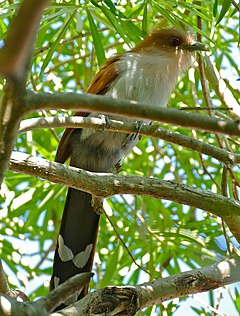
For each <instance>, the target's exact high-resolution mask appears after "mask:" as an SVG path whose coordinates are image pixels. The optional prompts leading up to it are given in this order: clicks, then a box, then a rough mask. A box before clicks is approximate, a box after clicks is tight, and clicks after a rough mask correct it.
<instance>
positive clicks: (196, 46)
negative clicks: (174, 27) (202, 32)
mask: <svg viewBox="0 0 240 316" xmlns="http://www.w3.org/2000/svg"><path fill="white" fill-rule="evenodd" d="M180 48H182V49H186V50H188V51H189V52H194V51H196V50H199V51H205V52H207V51H209V48H208V47H207V46H205V45H204V44H202V43H199V42H196V43H194V44H193V45H182V46H180Z"/></svg>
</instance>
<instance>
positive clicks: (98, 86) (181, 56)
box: [51, 29, 205, 304]
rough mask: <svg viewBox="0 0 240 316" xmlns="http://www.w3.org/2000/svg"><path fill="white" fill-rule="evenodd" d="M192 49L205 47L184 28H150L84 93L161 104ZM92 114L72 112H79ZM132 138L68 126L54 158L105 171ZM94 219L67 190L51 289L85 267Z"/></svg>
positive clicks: (84, 200) (85, 202)
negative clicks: (194, 39) (153, 29)
mask: <svg viewBox="0 0 240 316" xmlns="http://www.w3.org/2000/svg"><path fill="white" fill-rule="evenodd" d="M194 50H205V48H203V47H202V46H200V45H194V44H193V38H192V37H191V35H189V34H187V33H185V32H182V31H179V30H175V29H170V30H156V31H153V32H152V33H151V34H150V35H148V36H147V37H146V38H145V39H144V40H143V41H142V42H141V43H140V44H139V45H137V46H136V47H135V48H134V49H132V50H131V51H129V52H125V53H123V54H120V55H118V56H115V57H112V58H110V59H108V60H107V61H106V62H105V63H104V64H103V66H102V67H101V69H100V71H99V72H98V74H97V75H96V76H95V78H94V79H93V81H92V83H91V84H90V86H89V88H88V89H87V91H86V92H87V93H92V94H106V95H109V96H111V97H113V98H120V99H126V100H134V101H136V102H134V103H133V105H132V106H137V102H142V103H145V104H146V106H147V105H148V104H151V105H154V106H166V105H167V102H168V100H169V98H170V95H171V92H172V90H173V89H174V86H175V84H176V82H177V78H178V76H179V75H180V74H181V73H182V72H183V71H184V70H186V69H187V68H188V67H189V66H190V64H191V52H192V51H194ZM98 114H99V113H91V114H89V113H82V112H78V113H76V115H82V116H97V115H98ZM110 117H113V118H115V117H114V116H110ZM117 119H120V120H121V118H117ZM126 120H127V119H125V121H126ZM123 121H124V120H123ZM146 123H148V122H147V121H146ZM138 139H139V135H138V132H137V131H136V135H129V134H126V133H114V132H109V131H104V130H102V131H100V130H96V131H95V130H93V129H72V128H68V129H66V130H65V132H64V134H63V136H62V138H61V140H60V142H59V147H58V150H57V154H56V158H55V160H56V161H57V162H61V163H64V162H65V161H66V160H67V159H68V158H70V165H71V166H75V167H79V168H82V169H86V170H90V171H94V172H108V171H109V170H110V169H111V168H112V167H114V166H115V165H116V163H117V162H118V161H119V160H120V159H122V158H123V157H124V156H126V155H127V154H128V153H129V152H130V151H131V149H132V148H133V147H134V146H135V145H136V143H137V142H138ZM99 219H100V216H99V215H98V214H97V213H96V212H95V210H94V207H93V206H92V203H91V195H90V194H88V193H85V192H82V191H78V190H74V189H72V188H69V190H68V194H67V199H66V202H65V207H64V213H63V219H62V224H61V228H60V233H59V237H58V244H57V248H56V252H55V257H54V266H53V275H52V279H51V289H53V288H54V287H56V286H58V284H61V283H63V282H64V281H66V280H67V279H68V278H70V277H71V276H73V275H75V274H77V273H81V272H86V271H91V269H92V263H93V258H94V253H95V247H96V240H97V233H98V227H99ZM87 290H88V287H85V288H84V289H83V291H82V292H81V293H80V295H77V296H75V297H73V298H72V300H71V302H72V301H74V300H77V299H80V298H81V297H83V296H84V295H86V293H87ZM69 303H70V301H68V302H65V304H69Z"/></svg>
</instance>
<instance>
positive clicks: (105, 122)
mask: <svg viewBox="0 0 240 316" xmlns="http://www.w3.org/2000/svg"><path fill="white" fill-rule="evenodd" d="M98 117H99V118H100V119H101V120H102V130H103V131H104V130H105V128H106V127H108V126H109V118H108V116H106V115H104V114H100V115H98Z"/></svg>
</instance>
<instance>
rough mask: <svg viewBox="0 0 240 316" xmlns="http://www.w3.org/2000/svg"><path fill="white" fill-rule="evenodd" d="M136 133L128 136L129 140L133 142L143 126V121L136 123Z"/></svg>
mask: <svg viewBox="0 0 240 316" xmlns="http://www.w3.org/2000/svg"><path fill="white" fill-rule="evenodd" d="M135 124H136V132H135V133H134V134H132V135H131V136H130V140H135V139H136V138H137V137H138V134H139V132H140V130H141V128H142V126H143V121H141V120H140V121H136V122H135Z"/></svg>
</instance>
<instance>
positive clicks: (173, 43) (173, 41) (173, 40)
mask: <svg viewBox="0 0 240 316" xmlns="http://www.w3.org/2000/svg"><path fill="white" fill-rule="evenodd" d="M169 44H170V45H171V46H174V47H177V46H179V45H181V39H180V38H179V37H176V36H172V37H170V38H169Z"/></svg>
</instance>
